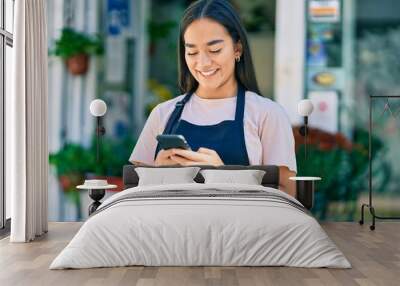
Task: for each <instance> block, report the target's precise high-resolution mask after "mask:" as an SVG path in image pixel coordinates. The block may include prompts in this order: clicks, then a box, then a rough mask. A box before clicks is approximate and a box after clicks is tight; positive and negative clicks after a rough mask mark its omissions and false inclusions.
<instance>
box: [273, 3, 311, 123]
mask: <svg viewBox="0 0 400 286" xmlns="http://www.w3.org/2000/svg"><path fill="white" fill-rule="evenodd" d="M304 39H305V1H304V0H301V1H300V0H295V1H294V0H277V9H276V32H275V89H274V90H275V100H276V101H277V102H278V103H280V104H281V105H282V106H283V107H284V108H285V110H286V112H287V114H288V116H289V118H290V121H291V123H292V124H300V123H301V118H300V116H299V115H298V114H297V102H298V101H299V100H301V99H302V98H303V93H304V53H305V50H304V48H305V43H304Z"/></svg>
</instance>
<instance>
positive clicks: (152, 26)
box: [147, 20, 177, 44]
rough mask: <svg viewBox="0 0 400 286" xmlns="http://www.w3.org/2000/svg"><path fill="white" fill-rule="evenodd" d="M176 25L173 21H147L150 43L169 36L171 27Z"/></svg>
mask: <svg viewBox="0 0 400 286" xmlns="http://www.w3.org/2000/svg"><path fill="white" fill-rule="evenodd" d="M176 26H177V23H176V22H175V21H164V22H156V21H153V20H151V21H149V22H148V24H147V31H148V34H149V40H150V43H153V44H154V43H156V42H157V41H158V40H161V39H164V38H166V37H168V36H169V34H170V33H171V31H172V29H173V28H175V27H176Z"/></svg>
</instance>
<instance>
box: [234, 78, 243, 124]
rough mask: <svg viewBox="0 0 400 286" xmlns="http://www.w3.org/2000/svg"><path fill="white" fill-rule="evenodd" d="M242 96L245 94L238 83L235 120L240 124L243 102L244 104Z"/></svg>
mask: <svg viewBox="0 0 400 286" xmlns="http://www.w3.org/2000/svg"><path fill="white" fill-rule="evenodd" d="M244 96H245V90H244V87H243V86H242V85H241V84H240V83H239V84H238V92H237V97H236V111H235V121H236V123H240V124H243V117H244V104H245V98H244Z"/></svg>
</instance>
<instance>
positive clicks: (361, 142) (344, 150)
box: [294, 128, 390, 220]
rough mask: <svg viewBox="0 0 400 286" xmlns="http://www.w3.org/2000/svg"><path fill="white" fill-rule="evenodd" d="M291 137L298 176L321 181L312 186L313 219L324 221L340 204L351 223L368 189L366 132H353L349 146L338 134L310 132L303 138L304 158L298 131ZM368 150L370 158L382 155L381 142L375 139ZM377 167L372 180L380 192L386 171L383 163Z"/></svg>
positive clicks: (344, 138) (301, 140)
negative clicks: (372, 151)
mask: <svg viewBox="0 0 400 286" xmlns="http://www.w3.org/2000/svg"><path fill="white" fill-rule="evenodd" d="M294 134H295V141H296V159H297V167H298V175H301V176H319V177H321V178H322V180H321V181H319V182H317V184H316V189H317V191H316V193H315V207H314V208H313V209H312V211H313V213H314V215H316V216H317V217H318V218H319V219H322V220H325V219H327V213H328V209H329V205H330V203H331V202H334V201H341V202H345V203H346V205H347V206H348V209H346V210H344V218H345V219H347V220H352V219H353V216H354V214H355V212H356V207H357V200H358V197H359V194H360V193H361V192H362V191H365V190H367V188H368V173H367V172H368V163H369V160H368V132H367V131H365V130H362V129H355V131H354V135H353V142H351V141H349V140H348V139H347V138H346V137H344V136H343V135H342V134H340V133H337V134H330V133H327V132H324V131H322V130H318V129H312V128H311V129H310V131H309V137H308V138H307V158H305V156H304V138H303V137H301V136H300V135H298V128H295V129H294ZM372 149H373V150H374V154H373V155H374V156H377V155H379V153H380V152H382V151H384V148H383V144H382V142H381V141H380V140H379V139H377V138H375V137H374V138H373V139H372ZM380 164H381V166H380V167H379V168H375V169H374V172H373V178H374V180H375V183H376V188H377V189H384V187H385V184H386V183H387V182H388V181H389V180H388V177H389V176H390V169H388V168H387V167H388V166H387V164H385V162H384V161H381V162H380ZM379 178H380V179H379ZM342 218H343V217H342Z"/></svg>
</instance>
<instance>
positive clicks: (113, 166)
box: [49, 137, 134, 177]
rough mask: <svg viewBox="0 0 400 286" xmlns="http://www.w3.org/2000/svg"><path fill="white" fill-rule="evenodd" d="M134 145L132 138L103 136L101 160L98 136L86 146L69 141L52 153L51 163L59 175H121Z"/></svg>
mask: <svg viewBox="0 0 400 286" xmlns="http://www.w3.org/2000/svg"><path fill="white" fill-rule="evenodd" d="M133 146H134V141H133V140H132V139H131V138H124V139H122V140H113V139H109V138H102V139H101V144H100V150H99V152H100V160H99V162H97V158H96V137H93V139H92V144H91V146H90V147H89V148H85V147H83V146H81V145H79V144H74V143H67V144H65V145H64V146H63V147H62V148H61V149H60V150H58V151H57V152H55V153H52V154H50V156H49V163H50V164H51V165H54V166H55V167H56V169H57V175H58V176H59V177H60V176H71V175H76V174H80V175H81V176H82V177H84V175H85V174H87V173H92V174H95V175H101V176H121V175H122V167H123V165H125V164H128V159H129V155H130V153H131V151H132V148H133Z"/></svg>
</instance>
